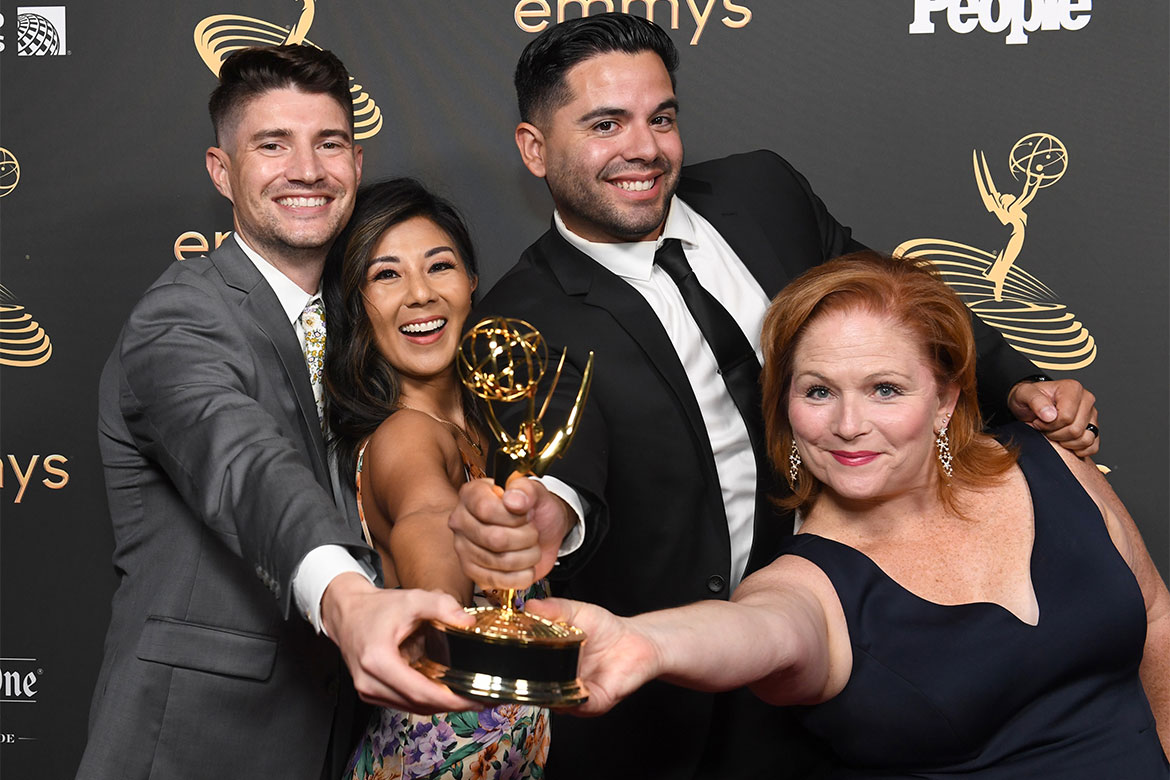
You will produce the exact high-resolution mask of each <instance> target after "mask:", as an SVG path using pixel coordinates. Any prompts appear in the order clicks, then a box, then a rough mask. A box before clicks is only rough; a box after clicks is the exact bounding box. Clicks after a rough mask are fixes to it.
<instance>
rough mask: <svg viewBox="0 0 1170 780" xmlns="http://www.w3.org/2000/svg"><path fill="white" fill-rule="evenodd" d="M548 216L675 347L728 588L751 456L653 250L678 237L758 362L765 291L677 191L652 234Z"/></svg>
mask: <svg viewBox="0 0 1170 780" xmlns="http://www.w3.org/2000/svg"><path fill="white" fill-rule="evenodd" d="M553 221H554V223H555V224H556V227H557V230H558V231H559V232H560V234H561V235H562V236H563V237H564V238H565V240H567V241H568V242H569V243H570V244H572V245H573V246H575V247H576V248H577V249H580V250H581V251H582V252H584V253H585V254H586V255H588V256H589V257H591V258H593V259H594V260H596V261H597V262H598V263H599V264H600V265H602V266H603V267H604V268H606V269H608V270H609V271H612V272H613V273H614V274H617V275H618V276H620V277H621V278H622V279H623V280H625V282H626V283H627V284H629V285H630V286H631V287H633V288H634V289H635V290H637V291H638V293H639V294H640V295H641V296H642V297H643V298H645V299H646V302H647V303H648V304H650V308H651V309H653V310H654V314H655V315H656V316H657V317H658V319H659V321H660V322H661V323H662V327H663V328H664V329H665V330H666V334H667V336H668V337H669V338H670V341H671V343H672V344H673V345H674V348H675V351H676V352H677V353H678V358H679V362H681V363H682V366H683V368H684V369H685V370H686V373H687V378H688V379H690V383H691V389H692V390H693V391H694V394H695V400H696V401H698V403H699V409H700V411H701V412H702V415H703V425H704V427H705V428H706V429H707V436H708V438H709V439H710V440H711V449H712V451H713V452H714V455H715V471H716V473H717V474H718V476H719V487H720V490H721V492H722V496H723V506H724V508H725V510H726V513H727V530H728V534H729V536H730V538H731V588H732V589H734V588H735V586H736V585H738V584H739V582H740V580H741V579H742V578H743V574H744V570H745V569H746V568H747V560H748V555H749V553H750V552H751V547H752V536H753V530H754V521H755V510H756V460H755V455H754V454H753V452H752V445H751V440H750V439H749V438H748V431H747V426H746V424H745V423H744V421H743V417H741V416H740V413H739V409H737V408H736V406H735V401H734V400H732V398H731V393H729V392H728V390H727V385H726V384H725V383H724V382H723V377H722V376H721V375H720V374H719V372H718V366H719V364H718V362H717V361H716V360H715V355H714V353H713V352H712V351H711V347H710V346H709V345H708V344H707V341H706V339H704V338H703V333H702V331H701V330H700V329H699V326H698V324H696V323H695V319H694V317H692V316H691V312H690V310H689V309H688V308H687V305H686V302H685V301H683V297H682V293H680V292H679V289H678V285H676V284H675V283H674V281H673V280H672V279H671V278H670V276H669V275H668V274H667V273H666V271H664V270H663V269H661V268H659V267H658V266H656V265H654V253H655V251H657V249H658V247H659V246H660V245H661V243H662V241H663V240H665V239H667V238H677V239H679V240H680V241H681V242H682V246H683V251H684V252H685V254H686V258H687V261H688V262H689V263H690V265H691V268H693V269H694V272H695V276H696V277H698V280H699V282H700V283H701V284H702V285H703V287H705V288H706V289H707V291H708V292H710V293H711V294H712V295H713V296H715V298H716V299H717V300H718V301H719V302H720V303H721V304H723V307H724V308H725V309H727V311H728V312H729V313H730V314H731V316H732V317H733V318H734V319H735V321H736V323H738V324H739V327H740V328H741V329H742V330H743V334H744V336H746V337H747V339H748V342H749V343H750V344H751V345H752V348H753V349H755V351H756V358H757V359H758V360H761V363H762V362H763V361H762V358H761V354H760V329H761V327H762V325H763V322H764V312H765V311H766V310H767V308H768V296H767V295H765V294H764V290H763V288H762V287H760V285H759V283H758V282H757V281H756V280H755V278H754V277H753V276H752V275H751V273H750V272H749V271H748V270H747V267H746V266H745V265H744V264H743V261H741V260H740V259H739V257H737V256H736V254H735V252H734V251H732V249H731V247H730V246H729V245H728V244H727V242H726V241H724V240H723V237H722V236H720V235H719V232H718V231H717V230H715V228H714V227H713V226H712V225H711V223H709V222H708V221H707V220H706V219H704V218H703V217H702V216H701V215H699V213H698V212H696V211H695V210H694V209H692V208H691V207H690V206H688V205H687V204H686V203H684V202H683V201H681V200H679V198H678V197H675V198H673V199H672V200H671V202H670V209H669V212H668V214H667V217H666V224H665V226H664V227H663V230H662V235H661V236H660V237H659V239H658V240H657V241H638V242H632V243H622V244H605V243H596V242H592V241H586V240H585V239H583V238H581V237H580V236H578V235H576V234H575V233H573V232H572V231H571V230H569V229H568V228H567V227H566V226H565V223H564V221H563V220H562V219H561V217H560V214H556V213H554V215H553Z"/></svg>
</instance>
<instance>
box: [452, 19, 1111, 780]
mask: <svg viewBox="0 0 1170 780" xmlns="http://www.w3.org/2000/svg"><path fill="white" fill-rule="evenodd" d="M677 60H678V55H677V52H676V51H675V49H674V46H673V44H672V43H671V41H670V39H669V37H668V36H667V35H666V34H665V33H664V32H662V30H660V29H659V28H658V27H656V26H655V25H653V24H652V23H650V22H647V21H646V20H644V19H641V18H638V17H635V16H631V15H625V14H609V15H601V16H594V17H588V18H584V19H579V20H574V21H569V22H564V23H562V24H559V25H557V26H555V27H552V28H550V29H549V30H547V31H546V32H545V33H543V34H542V35H541V36H539V37H538V38H536V39H535V40H533V41H532V43H531V44H530V45H529V46H528V47H527V48H526V49H525V52H524V54H523V55H522V57H521V59H520V62H519V64H518V66H517V69H516V87H517V93H518V98H519V103H520V113H521V118H522V122H521V123H520V125H519V126H518V128H517V130H516V143H517V146H518V147H519V150H520V154H521V157H522V159H523V161H524V164H525V166H526V167H527V168H528V169H529V171H530V172H532V173H533V174H534V175H536V176H539V177H542V178H544V179H545V181H546V183H547V184H548V188H549V191H550V193H551V194H552V198H553V202H554V203H555V205H556V211H555V213H554V218H553V221H554V224H553V227H552V228H551V229H550V230H549V231H548V232H547V233H545V235H544V236H542V237H541V238H540V239H539V240H538V241H537V242H536V243H535V244H533V245H532V246H531V247H529V248H528V250H526V251H525V253H524V255H523V256H522V257H521V259H520V261H519V263H517V265H516V266H515V267H513V268H512V269H511V270H510V271H509V272H508V273H507V274H506V275H505V276H504V277H503V278H502V279H501V280H500V281H499V282H498V283H497V285H496V286H495V287H494V288H493V289H492V291H491V292H489V293H488V294H487V295H486V296H485V297H484V299H483V301H482V303H481V304H480V305H479V306H478V307H477V310H478V312H479V313H480V314H482V315H501V316H508V317H519V318H521V319H524V320H527V321H528V322H530V323H532V324H533V325H534V326H535V327H536V328H537V329H538V330H540V331H541V332H542V333H543V335H544V336H545V338H546V340H547V341H548V343H549V346H550V351H551V352H552V353H553V354H554V356H555V355H557V354H559V352H560V350H561V349H562V348H565V347H567V348H568V361H569V365H567V366H566V370H565V376H564V377H563V378H562V380H561V384H560V388H561V390H560V392H558V394H557V396H556V397H555V399H554V404H553V406H552V407H551V409H550V411H549V413H548V417H547V418H546V419H547V420H548V424H554V425H555V424H556V421H557V420H559V419H563V417H564V414H565V410H566V408H567V404H568V403H569V402H571V399H572V395H573V393H574V391H575V389H576V386H577V382H578V381H579V379H578V378H579V376H580V370H581V367H582V364H583V362H584V360H585V357H586V355H587V354H588V352H589V350H594V351H595V352H596V364H595V372H594V378H593V386H592V391H591V393H590V396H589V400H588V405H587V407H586V409H585V412H584V414H583V417H582V420H581V424H580V426H579V430H578V433H577V438H576V439H575V440H574V442H573V445H572V446H571V447H570V448H569V451H568V453H567V455H566V456H565V458H564V459H563V460H561V461H558V462H557V463H556V464H555V465H554V466H553V468H552V469H551V470H550V475H549V478H546V479H545V480H544V481H542V482H536V481H532V480H513V481H512V482H510V484H509V489H508V490H507V491H506V492H504V493H503V494H502V495H497V492H496V491H493V490H492V486H491V484H490V483H489V482H486V481H481V482H477V483H470V484H468V485H467V486H465V488H464V490H463V492H462V494H461V504H460V506H459V508H457V510H456V512H455V513H454V514H453V515H452V518H451V526H452V528H453V529H454V530H455V532H456V548H457V550H458V551H459V553H460V555H461V558H462V560H463V561H464V566H465V569H466V570H467V571H468V573H469V574H470V575H471V576H472V577H474V578H475V579H476V581H478V582H481V583H484V584H488V585H494V586H498V587H518V586H522V585H526V584H528V583H529V582H530V581H531V580H532V579H533V578H535V577H538V576H543V575H544V574H546V573H548V572H549V571H550V570H551V571H552V574H551V576H552V579H553V581H554V591H555V592H556V594H557V595H563V596H567V597H571V598H577V599H582V600H586V601H592V602H595V603H598V604H601V605H603V606H605V607H607V608H608V609H610V610H613V611H614V612H617V613H619V614H634V613H640V612H645V611H648V610H653V609H660V608H664V607H669V606H674V605H678V604H684V603H688V602H693V601H698V600H701V599H710V598H719V599H726V598H728V597H729V595H730V593H731V592H732V590H733V589H734V587H735V585H736V584H738V582H739V581H740V580H741V579H742V578H743V576H744V575H745V574H746V573H748V572H750V571H752V570H754V569H755V568H757V567H759V566H760V565H763V564H765V563H767V562H769V561H770V560H771V556H772V555H773V553H774V550H775V549H776V544H777V542H778V540H779V539H780V538H781V537H782V536H783V535H785V534H787V533H791V531H792V517H791V516H790V515H787V516H784V515H780V514H779V513H777V512H776V511H775V510H774V509H773V508H772V507H771V506H770V505H769V504H768V503H767V501H766V500H764V498H763V493H764V492H765V491H766V490H767V489H768V488H769V487H770V484H771V482H772V478H771V469H770V468H768V467H767V464H766V460H765V459H764V457H763V453H762V451H760V449H759V443H760V439H761V438H762V436H761V432H762V428H761V427H760V424H759V421H758V419H757V418H756V416H755V414H753V413H752V410H750V409H749V408H747V407H748V406H749V405H748V404H743V403H741V402H740V400H739V398H738V397H737V396H736V393H735V391H734V390H733V389H732V380H731V379H730V378H727V379H725V377H730V375H731V370H729V369H728V367H727V366H726V364H724V363H723V359H722V358H721V357H720V356H719V355H718V354H717V353H718V352H719V351H720V350H719V349H717V348H713V347H712V345H710V344H709V343H708V342H709V341H712V340H713V339H711V338H710V337H708V336H707V335H706V334H707V333H708V331H707V330H706V329H705V327H706V326H704V325H702V324H700V323H699V322H698V321H697V320H698V319H699V317H698V315H693V314H692V310H691V309H690V308H689V307H690V306H691V305H693V304H690V303H688V301H687V299H686V294H685V293H684V292H683V291H682V287H681V284H682V283H681V282H680V283H676V281H675V277H674V276H672V273H671V272H669V271H667V270H666V261H665V260H663V255H664V253H667V252H668V251H675V252H677V248H678V246H681V249H682V253H683V255H684V257H685V263H686V264H687V265H689V267H690V269H693V272H694V276H695V277H697V279H698V281H699V283H701V285H702V286H703V287H704V288H706V290H707V292H709V293H711V294H712V295H713V296H714V298H715V299H716V300H717V301H718V302H719V304H720V305H721V306H722V307H723V309H725V310H726V311H725V312H724V316H726V315H727V314H730V317H731V319H732V320H734V323H733V324H732V327H733V328H734V327H738V329H739V330H740V331H742V333H740V334H738V335H736V336H735V338H736V339H738V340H739V341H740V342H743V346H744V349H745V351H747V348H748V346H749V345H750V347H751V348H752V349H754V351H755V353H756V358H757V360H758V359H759V332H760V324H761V322H762V318H763V314H764V310H765V308H766V306H767V303H768V301H769V300H770V299H771V297H772V296H773V295H775V294H776V293H777V292H778V291H779V290H780V288H781V287H782V286H783V285H784V284H785V283H786V282H787V281H788V280H789V279H791V278H793V277H795V276H796V275H798V274H799V273H801V272H802V271H804V270H805V269H807V268H810V267H812V266H814V265H817V264H820V263H822V262H824V261H825V260H828V259H830V258H833V257H836V256H838V255H841V254H844V253H847V252H849V251H851V250H854V249H860V248H862V247H861V245H860V244H858V243H857V242H856V241H854V240H853V239H852V237H851V235H850V232H849V230H848V229H847V228H845V227H843V226H842V225H840V224H839V223H838V222H837V221H836V220H835V219H834V218H833V217H832V216H831V215H830V214H829V212H828V211H827V210H826V209H825V207H824V204H822V203H821V201H820V200H819V199H818V198H817V197H816V195H815V194H813V192H812V190H811V189H810V187H809V185H808V183H807V182H806V181H805V179H804V178H803V177H802V176H801V175H800V174H799V173H798V172H796V171H795V170H794V169H793V168H792V167H791V166H790V165H789V164H788V163H786V162H785V161H784V160H783V159H781V158H780V157H778V156H776V155H775V154H772V153H770V152H754V153H751V154H743V155H736V156H733V157H728V158H725V159H722V160H715V161H711V162H707V163H702V164H699V165H694V166H689V167H687V168H685V169H684V168H683V167H682V157H683V153H682V142H681V139H680V136H679V130H678V101H677V99H676V97H675V92H674V76H673V73H674V69H675V66H676V64H677ZM672 245H673V250H671V246H672ZM685 273H686V272H685V271H684V272H683V274H682V275H685ZM745 340H746V341H745ZM749 353H750V351H749ZM721 366H723V368H722V369H721ZM980 367H981V375H980V389H981V392H983V393H984V394H985V396H986V397H987V398H989V399H991V401H990V403H989V404H988V406H989V407H991V409H993V410H994V411H996V412H999V413H1000V414H1001V416H1002V415H1005V414H1007V412H1008V410H1009V409H1010V410H1011V411H1012V412H1014V413H1016V415H1017V416H1020V417H1022V418H1025V419H1034V420H1035V424H1036V425H1037V427H1040V428H1042V429H1044V430H1046V431H1050V432H1052V435H1053V436H1054V438H1059V439H1062V440H1064V441H1065V442H1066V444H1068V445H1069V446H1071V447H1073V448H1074V449H1078V450H1081V451H1084V452H1086V454H1087V453H1088V452H1091V451H1093V450H1095V447H1096V439H1095V434H1094V433H1092V432H1089V431H1087V430H1086V424H1087V423H1089V422H1090V421H1091V420H1094V419H1095V412H1094V411H1093V399H1092V396H1091V395H1089V394H1088V393H1085V392H1083V390H1082V388H1081V387H1080V385H1079V384H1078V383H1076V382H1073V381H1071V380H1065V381H1062V382H1043V383H1038V382H1022V383H1021V381H1020V380H1022V379H1024V378H1027V377H1029V375H1034V374H1036V370H1035V368H1033V367H1032V366H1031V364H1029V363H1028V362H1027V361H1026V360H1024V359H1023V358H1022V357H1020V356H1019V355H1018V354H1017V353H1015V352H1014V351H1013V350H1012V349H1011V348H1010V347H1008V346H1007V345H1006V344H1005V343H1004V342H1003V340H1002V339H1001V338H999V337H998V335H997V334H995V333H994V331H991V330H990V329H989V328H986V326H983V328H982V330H981V333H980ZM725 369H728V370H725ZM756 369H757V370H758V366H756ZM1032 410H1035V411H1032ZM1044 421H1047V422H1044ZM506 425H507V424H506ZM753 445H754V446H753ZM582 534H583V540H582V539H581V538H580V537H581V536H582ZM558 554H559V555H560V563H559V566H557V568H555V569H553V563H554V560H556V558H557V556H558ZM783 718H784V715H783V713H782V712H781V711H779V710H777V709H775V708H769V707H766V706H764V705H762V704H761V703H759V702H758V701H756V700H754V699H752V698H751V697H750V695H748V694H746V693H745V692H743V691H738V692H732V693H729V694H721V695H719V696H714V695H711V694H705V693H700V692H694V691H684V690H682V689H677V688H674V687H672V686H669V685H665V684H662V683H658V684H654V685H651V686H647V687H646V688H644V689H643V690H642V691H641V692H639V693H638V694H635V695H634V696H631V697H630V698H629V699H628V700H627V701H626V702H625V703H623V704H622V705H621V706H619V707H618V708H616V709H615V710H613V711H612V712H611V713H610V714H609V715H607V716H605V717H603V718H600V719H596V720H575V719H572V718H566V717H560V718H558V719H557V721H556V723H555V725H554V727H553V734H554V737H553V743H552V749H551V753H550V761H551V763H550V770H549V772H550V776H551V777H555V778H558V780H563V779H564V778H576V777H581V778H585V777H589V778H595V777H653V778H672V779H673V778H679V779H682V778H697V777H718V778H739V777H754V776H763V775H766V776H769V777H787V776H791V777H802V776H805V775H806V774H807V773H808V772H809V771H810V766H811V765H812V764H813V763H814V762H815V756H814V755H810V753H812V752H815V751H810V750H809V749H808V748H809V745H808V742H807V740H805V739H803V738H801V736H800V735H798V734H796V733H795V732H794V731H793V730H792V729H791V728H790V727H788V726H786V725H785V723H784V720H783Z"/></svg>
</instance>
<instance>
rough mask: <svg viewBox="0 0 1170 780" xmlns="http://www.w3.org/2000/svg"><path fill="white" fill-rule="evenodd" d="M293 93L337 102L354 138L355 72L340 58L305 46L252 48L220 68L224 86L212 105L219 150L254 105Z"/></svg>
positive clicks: (214, 94)
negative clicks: (351, 75)
mask: <svg viewBox="0 0 1170 780" xmlns="http://www.w3.org/2000/svg"><path fill="white" fill-rule="evenodd" d="M289 88H292V89H299V90H300V91H302V92H308V93H310V94H318V95H328V96H329V97H331V98H333V99H334V100H336V101H337V103H338V105H340V106H341V110H342V111H344V112H345V115H346V117H348V119H349V132H350V135H352V134H353V98H352V96H351V95H350V90H349V72H348V71H346V69H345V66H344V65H342V64H341V60H339V59H337V56H336V55H335V54H333V53H332V52H330V51H326V50H325V49H319V48H317V47H316V46H308V45H305V44H287V45H285V46H252V47H249V48H245V49H238V50H236V51H234V52H232V53H231V54H230V55H228V57H227V58H226V59H225V60H224V61H223V65H221V66H220V69H219V86H218V87H216V88H215V91H214V92H212V93H211V99H210V100H209V101H208V103H207V108H208V111H209V113H210V114H211V124H212V127H214V128H215V143H216V145H217V146H218V145H222V141H223V136H224V135H225V134H226V133H227V131H228V129H229V128H230V127H231V126H232V125H234V124H235V123H236V122H237V121H239V117H240V112H241V111H243V109H244V106H246V105H247V104H248V102H249V101H251V100H252V99H253V98H257V97H259V96H260V95H263V94H264V93H266V92H271V91H272V90H275V89H289Z"/></svg>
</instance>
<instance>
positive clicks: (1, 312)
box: [0, 284, 53, 368]
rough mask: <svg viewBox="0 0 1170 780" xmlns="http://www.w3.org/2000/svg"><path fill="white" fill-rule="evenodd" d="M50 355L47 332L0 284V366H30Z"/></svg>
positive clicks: (45, 361)
mask: <svg viewBox="0 0 1170 780" xmlns="http://www.w3.org/2000/svg"><path fill="white" fill-rule="evenodd" d="M52 356H53V344H52V343H51V342H50V341H49V334H47V333H45V329H44V328H42V327H41V326H40V324H39V323H38V322H37V321H36V320H34V319H33V318H32V315H30V314H29V313H28V312H27V311H25V310H24V307H23V306H21V305H20V304H19V303H17V302H16V298H15V296H13V295H12V293H11V292H9V291H8V288H7V287H5V286H4V285H2V284H0V366H13V367H14V368H32V367H33V366H39V365H41V364H43V363H47V362H49V358H50V357H52Z"/></svg>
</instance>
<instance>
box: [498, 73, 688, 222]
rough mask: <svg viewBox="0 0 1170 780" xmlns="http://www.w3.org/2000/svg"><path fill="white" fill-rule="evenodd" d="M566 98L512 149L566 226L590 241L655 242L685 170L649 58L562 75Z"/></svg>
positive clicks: (524, 128)
mask: <svg viewBox="0 0 1170 780" xmlns="http://www.w3.org/2000/svg"><path fill="white" fill-rule="evenodd" d="M565 84H566V86H567V87H568V89H569V92H570V94H571V95H572V98H571V99H570V100H569V101H568V103H566V104H565V105H562V106H560V107H559V108H557V109H556V110H555V111H554V112H553V113H552V114H551V116H549V117H548V118H547V119H545V120H543V121H541V123H540V124H541V127H540V128H537V127H536V126H535V125H531V124H528V123H522V124H521V125H520V126H519V127H518V128H517V130H516V143H517V145H518V146H519V147H520V152H521V156H522V157H523V158H524V163H525V165H526V166H528V169H529V170H530V171H531V172H532V173H533V174H535V175H536V176H541V177H544V179H545V180H546V182H547V183H548V188H549V191H550V192H551V193H552V197H553V201H554V202H555V203H556V206H557V211H558V212H559V213H560V215H561V218H562V219H563V220H564V222H565V225H566V226H567V227H568V228H569V229H570V230H572V231H573V232H574V233H576V234H577V235H579V236H581V237H582V238H585V239H588V240H590V241H599V242H624V241H642V240H646V239H652V238H656V237H657V236H658V233H659V232H660V231H661V228H662V223H663V222H664V221H665V219H666V211H667V208H668V207H669V205H670V198H671V196H672V195H674V191H675V189H676V188H677V187H678V178H679V172H680V170H681V168H682V159H683V149H682V139H681V138H680V136H679V132H678V121H677V120H678V101H677V100H676V99H675V96H674V88H673V87H672V86H671V83H670V75H669V74H668V73H667V72H666V67H665V66H664V65H663V64H662V60H661V59H660V58H659V57H658V55H657V54H654V53H653V52H640V53H638V54H626V53H624V52H614V53H608V54H600V55H597V56H596V57H592V58H590V59H587V60H584V61H582V62H580V63H578V64H577V65H575V66H573V67H572V68H571V69H570V70H569V72H568V74H567V75H566V77H565Z"/></svg>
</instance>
